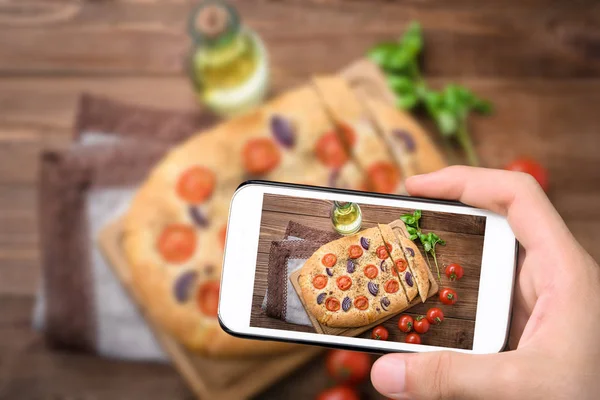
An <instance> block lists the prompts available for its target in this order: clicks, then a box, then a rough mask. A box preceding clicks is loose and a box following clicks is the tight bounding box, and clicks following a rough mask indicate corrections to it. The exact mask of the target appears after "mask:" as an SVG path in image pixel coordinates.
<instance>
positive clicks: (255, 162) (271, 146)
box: [242, 138, 281, 174]
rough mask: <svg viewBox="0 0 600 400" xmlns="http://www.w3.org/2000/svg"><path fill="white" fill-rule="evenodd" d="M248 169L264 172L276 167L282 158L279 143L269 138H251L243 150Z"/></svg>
mask: <svg viewBox="0 0 600 400" xmlns="http://www.w3.org/2000/svg"><path fill="white" fill-rule="evenodd" d="M242 159H243V160H244V167H245V168H246V171H248V172H249V173H251V174H264V173H267V172H269V171H271V170H272V169H273V168H275V167H276V166H277V165H278V164H279V161H280V160H281V154H280V153H279V148H277V145H276V144H275V143H274V142H273V141H272V140H271V139H268V138H257V139H250V140H248V142H247V143H246V145H245V146H244V149H243V150H242Z"/></svg>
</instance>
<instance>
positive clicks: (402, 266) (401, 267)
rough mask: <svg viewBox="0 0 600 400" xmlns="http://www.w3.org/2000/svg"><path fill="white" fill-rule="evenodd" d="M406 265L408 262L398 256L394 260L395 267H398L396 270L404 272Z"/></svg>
mask: <svg viewBox="0 0 600 400" xmlns="http://www.w3.org/2000/svg"><path fill="white" fill-rule="evenodd" d="M407 266H408V263H407V262H406V260H405V259H403V258H399V259H397V260H396V268H397V269H398V272H404V271H405V270H406V267H407Z"/></svg>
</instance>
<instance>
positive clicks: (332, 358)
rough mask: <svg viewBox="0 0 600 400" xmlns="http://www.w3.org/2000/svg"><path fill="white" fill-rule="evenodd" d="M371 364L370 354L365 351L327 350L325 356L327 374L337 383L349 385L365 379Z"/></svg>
mask: <svg viewBox="0 0 600 400" xmlns="http://www.w3.org/2000/svg"><path fill="white" fill-rule="evenodd" d="M371 364H372V360H371V356H370V355H368V354H367V353H360V352H356V351H349V350H329V351H328V352H327V356H326V358H325V365H326V367H327V372H328V374H329V376H331V377H332V378H333V379H335V380H336V381H337V382H339V383H344V384H349V385H353V384H357V383H360V382H362V381H364V380H365V379H367V377H368V376H369V372H370V370H371Z"/></svg>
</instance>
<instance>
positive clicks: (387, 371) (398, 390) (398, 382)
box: [371, 355, 408, 400]
mask: <svg viewBox="0 0 600 400" xmlns="http://www.w3.org/2000/svg"><path fill="white" fill-rule="evenodd" d="M371 381H372V382H373V386H375V389H377V391H378V392H379V393H381V394H383V395H384V396H387V397H390V398H392V399H402V400H404V399H408V395H407V394H406V393H405V389H406V363H405V362H404V359H403V358H402V356H397V355H388V356H384V357H381V358H380V359H379V360H377V362H375V364H374V365H373V368H372V370H371Z"/></svg>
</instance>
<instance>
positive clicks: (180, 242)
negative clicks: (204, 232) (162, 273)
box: [156, 224, 196, 263]
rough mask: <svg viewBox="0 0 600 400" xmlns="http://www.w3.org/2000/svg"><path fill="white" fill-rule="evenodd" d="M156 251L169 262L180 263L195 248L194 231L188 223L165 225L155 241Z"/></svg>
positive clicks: (188, 256)
mask: <svg viewBox="0 0 600 400" xmlns="http://www.w3.org/2000/svg"><path fill="white" fill-rule="evenodd" d="M156 248H157V249H158V252H159V253H160V255H161V256H162V258H164V259H165V261H167V262H170V263H182V262H184V261H186V260H187V259H189V258H190V257H191V256H192V254H194V251H195V250H196V231H195V230H194V228H192V227H191V226H189V225H184V224H171V225H167V226H166V227H165V228H164V229H163V231H162V232H161V234H160V236H159V237H158V240H157V241H156Z"/></svg>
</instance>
